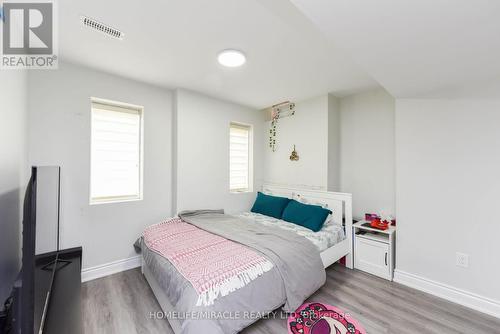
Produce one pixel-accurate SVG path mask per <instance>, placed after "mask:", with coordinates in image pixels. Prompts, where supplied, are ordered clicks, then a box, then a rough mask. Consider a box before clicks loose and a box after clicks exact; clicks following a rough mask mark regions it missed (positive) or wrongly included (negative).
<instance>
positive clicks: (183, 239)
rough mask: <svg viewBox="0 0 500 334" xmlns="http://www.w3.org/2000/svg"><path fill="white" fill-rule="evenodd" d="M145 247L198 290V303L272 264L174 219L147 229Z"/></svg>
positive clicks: (243, 282) (245, 281)
mask: <svg viewBox="0 0 500 334" xmlns="http://www.w3.org/2000/svg"><path fill="white" fill-rule="evenodd" d="M143 237H144V242H145V244H146V246H147V247H148V248H150V249H151V250H153V251H155V252H157V253H159V254H160V255H162V256H163V257H165V258H166V259H167V260H169V261H170V262H171V263H172V264H173V265H174V266H175V268H176V269H177V270H178V271H179V272H180V273H181V274H182V276H184V277H185V278H186V279H187V280H188V281H189V282H190V283H191V285H192V286H193V287H194V289H195V290H196V292H197V293H198V296H199V297H198V302H197V304H196V305H197V306H200V305H205V306H208V305H211V304H213V303H214V300H215V299H216V298H217V297H218V296H219V295H221V296H226V295H228V294H229V293H230V292H233V291H235V290H237V289H239V288H242V287H244V286H245V285H246V284H248V283H249V282H250V281H252V280H254V279H256V278H257V277H259V276H260V275H262V274H263V273H265V272H267V271H269V270H271V268H272V267H273V264H272V263H271V262H270V261H269V260H267V259H266V258H264V257H263V256H261V255H260V254H258V253H257V252H256V251H254V250H252V249H250V248H248V247H246V246H244V245H241V244H239V243H236V242H234V241H230V240H227V239H225V238H223V237H220V236H218V235H215V234H212V233H209V232H207V231H205V230H202V229H199V228H197V227H196V226H193V225H191V224H188V223H186V222H184V221H182V220H181V219H180V218H173V219H170V220H168V221H165V222H163V223H159V224H156V225H153V226H150V227H148V228H146V230H145V231H144V234H143Z"/></svg>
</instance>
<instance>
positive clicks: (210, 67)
mask: <svg viewBox="0 0 500 334" xmlns="http://www.w3.org/2000/svg"><path fill="white" fill-rule="evenodd" d="M315 2H317V1H315ZM58 3H59V43H60V44H59V48H60V57H61V59H62V60H65V61H69V62H72V63H77V64H82V65H85V66H89V67H92V68H96V69H100V70H104V71H106V72H110V73H114V74H118V75H121V76H125V77H129V78H132V79H136V80H140V81H144V82H148V83H151V84H155V85H160V86H164V87H167V88H177V87H181V88H188V89H192V90H196V91H200V92H203V93H206V94H209V95H212V96H216V97H220V98H224V99H226V100H230V101H234V102H238V103H240V104H244V105H248V106H252V107H256V108H263V107H267V106H270V105H272V104H275V103H277V102H281V101H284V100H301V99H304V98H309V97H312V96H318V95H321V94H324V93H329V92H333V93H336V94H338V95H342V94H346V93H350V92H355V91H359V90H363V89H367V88H369V87H373V86H376V85H377V83H376V82H375V81H374V80H373V79H372V78H371V77H370V76H369V75H367V74H366V73H365V72H363V71H362V70H360V68H359V67H358V66H356V65H355V64H354V63H353V62H352V61H351V60H350V58H349V57H348V56H346V54H345V53H342V52H341V51H340V49H337V48H335V47H334V46H333V43H331V42H329V41H328V39H327V38H326V37H324V36H323V34H322V33H321V32H320V31H319V30H318V29H317V28H316V27H315V26H314V25H313V24H312V23H311V22H310V21H309V20H308V19H307V18H306V17H305V16H304V15H303V14H302V13H301V12H300V11H299V10H298V9H297V8H296V7H295V6H294V5H293V4H291V3H290V1H288V0H253V1H252V0H189V1H187V0H150V1H142V2H138V1H136V0H134V1H131V0H106V1H103V0H86V1H60V2H58ZM81 15H86V16H89V17H91V18H94V19H96V20H98V21H101V22H103V23H106V24H109V25H111V26H112V27H114V28H117V29H120V30H122V31H123V32H124V33H125V39H124V40H123V41H119V40H115V39H111V38H108V37H107V36H104V35H101V34H99V33H96V32H94V31H92V30H90V29H88V28H86V27H83V26H82V25H81V23H80V16H81ZM337 16H338V15H336V17H337ZM343 19H346V18H343ZM344 21H345V20H344ZM226 48H236V49H240V50H243V51H244V52H245V53H246V54H247V57H248V61H247V63H246V64H245V65H244V66H243V67H241V68H237V69H234V68H233V69H228V68H223V67H222V66H220V65H219V64H218V63H217V61H216V54H217V52H218V51H220V50H222V49H226Z"/></svg>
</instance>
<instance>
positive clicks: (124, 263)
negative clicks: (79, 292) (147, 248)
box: [82, 255, 141, 282]
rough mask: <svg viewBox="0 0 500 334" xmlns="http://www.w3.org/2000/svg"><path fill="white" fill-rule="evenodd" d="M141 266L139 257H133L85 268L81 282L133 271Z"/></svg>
mask: <svg viewBox="0 0 500 334" xmlns="http://www.w3.org/2000/svg"><path fill="white" fill-rule="evenodd" d="M140 266H141V256H140V255H139V256H133V257H129V258H128V259H123V260H118V261H113V262H109V263H105V264H101V265H99V266H95V267H90V268H85V269H83V270H82V282H87V281H91V280H93V279H96V278H101V277H105V276H109V275H113V274H116V273H119V272H122V271H125V270H129V269H134V268H137V267H140Z"/></svg>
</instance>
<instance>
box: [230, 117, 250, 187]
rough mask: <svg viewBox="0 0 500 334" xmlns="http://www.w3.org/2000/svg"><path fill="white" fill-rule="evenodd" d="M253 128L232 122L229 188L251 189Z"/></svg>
mask: <svg viewBox="0 0 500 334" xmlns="http://www.w3.org/2000/svg"><path fill="white" fill-rule="evenodd" d="M250 136H251V128H250V126H247V125H241V124H236V123H231V126H230V130H229V190H230V191H231V192H244V191H250V183H251V174H250V173H251V166H250V144H251V143H250V139H251V137H250Z"/></svg>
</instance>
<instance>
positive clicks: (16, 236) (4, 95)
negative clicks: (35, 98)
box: [0, 70, 29, 309]
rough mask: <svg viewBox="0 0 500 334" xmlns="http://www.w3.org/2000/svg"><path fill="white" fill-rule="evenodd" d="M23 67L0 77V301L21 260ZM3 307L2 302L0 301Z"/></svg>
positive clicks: (23, 159) (9, 289)
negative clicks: (21, 69)
mask: <svg viewBox="0 0 500 334" xmlns="http://www.w3.org/2000/svg"><path fill="white" fill-rule="evenodd" d="M26 96H27V76H26V72H24V71H16V70H12V71H2V74H1V79H0V101H2V102H1V106H0V119H1V121H0V157H1V160H2V162H1V163H0V228H1V231H0V282H1V284H0V301H1V302H2V303H3V301H4V300H5V298H7V296H8V295H9V293H10V291H11V289H12V284H13V283H14V280H15V278H16V276H17V274H18V272H19V269H20V264H21V262H20V261H21V243H20V239H21V220H22V215H21V210H22V197H23V196H24V190H25V183H26V179H25V176H26V175H28V173H29V172H26V171H25V170H26V169H27V167H26V160H27V157H26V135H27V133H26V113H27V106H26ZM0 309H3V304H1V305H0Z"/></svg>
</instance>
